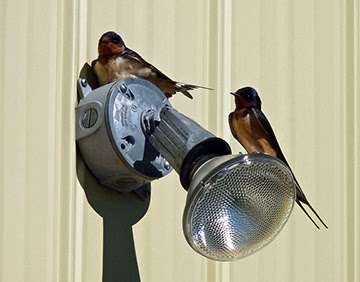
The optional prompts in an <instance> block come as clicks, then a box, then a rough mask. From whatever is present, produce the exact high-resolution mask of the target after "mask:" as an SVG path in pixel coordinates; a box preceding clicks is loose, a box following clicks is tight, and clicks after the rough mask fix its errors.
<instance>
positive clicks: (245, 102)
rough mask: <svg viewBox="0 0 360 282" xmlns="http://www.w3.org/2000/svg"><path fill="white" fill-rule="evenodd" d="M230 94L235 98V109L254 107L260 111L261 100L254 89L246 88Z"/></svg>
mask: <svg viewBox="0 0 360 282" xmlns="http://www.w3.org/2000/svg"><path fill="white" fill-rule="evenodd" d="M230 94H232V95H234V96H235V103H236V108H240V109H241V108H248V107H255V108H258V109H259V110H261V100H260V97H259V95H258V93H257V91H256V90H255V89H254V88H252V87H249V86H247V87H244V88H241V89H239V90H237V91H236V92H235V93H234V92H230Z"/></svg>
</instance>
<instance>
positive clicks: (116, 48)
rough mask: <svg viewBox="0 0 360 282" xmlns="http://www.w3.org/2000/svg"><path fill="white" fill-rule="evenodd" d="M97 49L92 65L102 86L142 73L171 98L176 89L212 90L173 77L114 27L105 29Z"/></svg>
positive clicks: (183, 90) (141, 75)
mask: <svg viewBox="0 0 360 282" xmlns="http://www.w3.org/2000/svg"><path fill="white" fill-rule="evenodd" d="M98 53H99V56H98V58H97V59H96V60H94V61H93V62H92V63H91V65H92V67H93V69H94V72H95V74H96V76H97V78H98V80H99V84H100V86H102V85H105V84H108V83H110V82H113V81H117V80H121V79H124V78H126V77H141V78H144V79H147V80H149V81H151V82H152V83H154V84H155V85H156V86H157V87H158V88H159V89H160V90H161V91H162V92H164V94H165V95H166V97H168V98H170V97H171V96H172V95H173V94H175V93H176V92H181V93H183V94H184V95H185V96H187V97H189V98H190V99H192V98H193V97H192V96H191V94H190V93H189V90H193V89H196V88H204V89H210V90H211V88H207V87H203V86H198V85H192V84H186V83H182V82H177V81H174V80H172V79H170V78H169V77H168V76H166V75H165V74H163V73H162V72H161V71H159V70H158V69H157V68H155V67H154V66H153V65H151V64H149V63H148V62H146V61H145V60H144V59H143V58H142V57H141V56H140V55H139V54H137V53H136V52H134V51H132V50H131V49H129V48H127V47H126V46H125V43H124V41H123V40H122V38H121V37H120V35H118V34H117V33H115V32H113V31H109V32H106V33H104V34H103V35H102V36H101V37H100V40H99V45H98Z"/></svg>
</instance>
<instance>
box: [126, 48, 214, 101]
mask: <svg viewBox="0 0 360 282" xmlns="http://www.w3.org/2000/svg"><path fill="white" fill-rule="evenodd" d="M120 56H121V57H123V58H124V59H126V60H128V61H129V62H131V64H132V65H133V66H135V65H136V66H137V68H136V72H134V75H136V76H139V77H142V78H145V79H147V80H149V81H151V82H152V83H154V84H155V85H156V86H157V87H159V88H160V89H161V91H163V92H164V93H165V94H166V95H167V96H168V97H171V96H172V95H173V94H175V93H176V92H182V93H183V94H184V95H185V96H187V97H189V98H192V96H191V94H190V93H189V92H188V91H189V90H193V89H196V88H204V89H211V88H207V87H203V86H199V85H193V84H187V83H182V82H177V81H174V80H172V79H171V78H170V77H168V76H167V75H165V74H164V73H163V72H161V71H160V70H159V69H157V68H156V67H154V66H153V65H152V64H150V63H148V62H147V61H145V60H144V59H143V58H142V57H141V56H140V55H139V54H138V53H136V52H134V51H132V50H131V49H129V48H127V49H126V50H125V51H124V52H122V53H121V54H120Z"/></svg>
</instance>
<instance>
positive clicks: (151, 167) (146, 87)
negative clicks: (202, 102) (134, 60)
mask: <svg viewBox="0 0 360 282" xmlns="http://www.w3.org/2000/svg"><path fill="white" fill-rule="evenodd" d="M78 93H79V94H80V95H79V96H80V97H82V99H81V100H80V102H79V105H78V106H77V107H76V141H77V145H78V148H79V149H80V152H81V154H82V156H83V158H84V160H85V162H86V164H87V166H88V167H89V169H90V170H91V171H92V173H93V174H94V175H95V176H96V177H97V179H98V181H99V182H100V183H101V184H103V185H104V186H107V187H110V188H113V189H116V190H118V191H121V192H127V191H131V190H134V189H136V188H138V187H141V186H142V185H144V184H146V183H149V182H151V181H152V180H155V179H157V178H160V177H163V176H165V175H167V174H169V173H170V172H171V171H172V167H171V165H170V164H169V162H168V161H167V160H166V159H165V158H164V157H163V156H162V155H161V154H160V153H159V152H158V151H157V150H156V149H155V148H154V147H153V146H152V145H151V143H150V142H149V141H148V140H147V138H146V137H145V135H144V133H143V131H142V125H141V121H142V119H143V117H142V115H143V114H144V113H146V112H148V111H154V112H159V111H160V109H162V108H164V107H165V106H166V107H169V108H172V107H171V105H170V103H169V101H168V99H167V98H166V96H165V95H164V94H163V93H162V92H161V91H160V90H159V89H158V88H157V87H155V86H154V85H153V84H152V83H150V82H149V81H147V80H144V79H140V78H136V79H132V78H126V79H123V80H120V81H117V82H115V83H110V84H107V85H104V86H102V87H99V88H96V89H94V90H93V89H91V87H90V85H89V84H88V83H87V81H86V80H84V79H79V80H78Z"/></svg>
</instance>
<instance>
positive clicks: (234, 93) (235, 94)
mask: <svg viewBox="0 0 360 282" xmlns="http://www.w3.org/2000/svg"><path fill="white" fill-rule="evenodd" d="M230 94H231V95H234V96H238V97H240V95H239V94H237V93H236V92H230Z"/></svg>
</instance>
